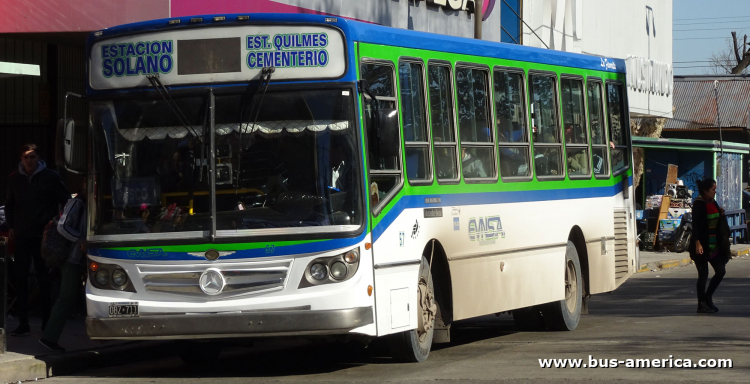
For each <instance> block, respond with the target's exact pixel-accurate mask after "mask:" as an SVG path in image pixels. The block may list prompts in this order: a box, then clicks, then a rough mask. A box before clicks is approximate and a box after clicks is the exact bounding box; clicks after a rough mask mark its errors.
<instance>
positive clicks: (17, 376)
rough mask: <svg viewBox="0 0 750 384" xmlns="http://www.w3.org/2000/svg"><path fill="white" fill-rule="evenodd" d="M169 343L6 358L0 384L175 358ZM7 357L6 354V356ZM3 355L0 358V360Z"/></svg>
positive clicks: (0, 367) (139, 343) (0, 363)
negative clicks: (163, 358)
mask: <svg viewBox="0 0 750 384" xmlns="http://www.w3.org/2000/svg"><path fill="white" fill-rule="evenodd" d="M177 352H178V351H177V348H175V344H174V343H173V342H169V341H134V342H130V343H127V344H122V345H115V346H110V347H102V348H96V349H89V350H82V351H74V352H69V353H63V354H58V355H45V356H28V355H21V354H13V355H17V356H18V358H17V359H16V358H14V357H15V356H10V357H9V358H8V359H7V361H2V360H0V383H15V382H20V381H26V380H35V379H37V378H42V379H44V378H48V377H52V376H60V375H70V374H73V373H75V372H78V371H81V370H84V369H90V368H103V367H110V366H116V365H121V364H129V363H134V362H138V361H143V360H149V359H154V358H160V357H165V356H171V355H175V354H177ZM8 353H9V354H10V352H8ZM2 356H3V355H0V357H2Z"/></svg>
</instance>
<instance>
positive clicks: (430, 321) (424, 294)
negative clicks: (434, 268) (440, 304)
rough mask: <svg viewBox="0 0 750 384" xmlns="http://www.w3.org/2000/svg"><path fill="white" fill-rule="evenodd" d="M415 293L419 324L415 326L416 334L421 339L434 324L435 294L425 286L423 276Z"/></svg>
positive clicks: (435, 312) (435, 310)
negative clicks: (417, 303) (417, 302)
mask: <svg viewBox="0 0 750 384" xmlns="http://www.w3.org/2000/svg"><path fill="white" fill-rule="evenodd" d="M417 294H418V297H417V299H418V300H419V316H417V318H418V319H419V324H418V326H417V334H418V335H419V338H420V340H421V339H422V338H424V337H425V335H427V332H429V331H430V330H431V329H432V327H433V326H434V325H435V315H436V314H437V305H436V304H435V295H434V294H433V293H432V290H431V289H430V288H429V287H428V286H427V281H426V280H425V279H423V278H422V279H419V285H418V286H417Z"/></svg>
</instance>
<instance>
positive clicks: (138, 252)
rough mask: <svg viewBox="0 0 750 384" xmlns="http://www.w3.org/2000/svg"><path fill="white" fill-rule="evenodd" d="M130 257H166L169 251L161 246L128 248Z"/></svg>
mask: <svg viewBox="0 0 750 384" xmlns="http://www.w3.org/2000/svg"><path fill="white" fill-rule="evenodd" d="M128 257H130V258H134V259H150V258H165V257H167V253H166V252H164V250H163V249H161V248H151V249H142V248H141V249H130V250H128Z"/></svg>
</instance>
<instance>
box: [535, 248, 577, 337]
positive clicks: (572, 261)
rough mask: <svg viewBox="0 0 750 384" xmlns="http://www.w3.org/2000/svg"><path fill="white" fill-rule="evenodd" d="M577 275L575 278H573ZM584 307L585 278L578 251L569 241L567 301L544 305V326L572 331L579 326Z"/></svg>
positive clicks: (566, 258) (566, 271)
mask: <svg viewBox="0 0 750 384" xmlns="http://www.w3.org/2000/svg"><path fill="white" fill-rule="evenodd" d="M573 275H575V276H573ZM582 306H583V276H582V275H581V263H580V261H579V260H578V251H576V247H575V245H573V243H572V242H570V241H568V247H567V249H566V250H565V299H563V300H560V301H555V302H552V303H548V304H544V305H543V306H542V315H543V316H544V324H545V325H547V328H549V329H550V330H552V331H572V330H574V329H576V327H577V326H578V321H579V320H580V319H581V307H582Z"/></svg>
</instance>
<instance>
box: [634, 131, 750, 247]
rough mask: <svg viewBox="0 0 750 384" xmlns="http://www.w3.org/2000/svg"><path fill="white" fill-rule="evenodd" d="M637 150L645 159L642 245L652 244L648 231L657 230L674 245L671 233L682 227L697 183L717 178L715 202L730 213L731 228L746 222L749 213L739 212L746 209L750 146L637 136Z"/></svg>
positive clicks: (640, 192) (639, 195)
mask: <svg viewBox="0 0 750 384" xmlns="http://www.w3.org/2000/svg"><path fill="white" fill-rule="evenodd" d="M633 146H634V147H636V148H643V149H644V158H645V159H644V172H643V176H642V179H641V183H640V187H639V188H638V190H637V191H636V204H637V205H638V210H639V211H642V212H643V213H641V215H643V216H641V218H640V220H642V224H643V228H641V230H639V232H641V235H642V237H643V238H641V241H646V242H647V243H653V237H651V238H648V239H647V236H643V231H644V230H645V231H646V232H649V233H653V232H656V228H657V227H658V228H659V230H660V231H661V230H665V231H664V233H662V236H661V239H660V240H664V241H665V242H673V241H674V240H675V239H674V236H670V235H668V234H667V232H671V231H672V230H675V229H677V227H679V225H680V220H681V219H682V217H683V215H684V214H685V213H686V212H690V211H691V208H692V201H693V199H695V197H697V196H698V194H699V192H698V186H697V182H698V180H702V179H705V178H712V179H714V180H716V186H717V188H716V201H717V202H718V203H719V205H720V206H721V207H722V208H724V209H725V210H726V211H727V218H728V220H729V221H730V226H733V225H740V224H744V221H745V218H744V214H743V212H744V211H743V212H738V211H740V210H742V195H743V190H742V156H743V155H747V154H748V153H750V145H748V144H740V143H732V142H727V141H725V142H720V141H712V140H687V139H654V138H646V137H634V138H633ZM670 179H672V180H670ZM666 197H669V198H668V199H667V198H666ZM665 204H669V206H665ZM662 208H663V209H662ZM660 213H662V215H661V216H660V215H659V214H660ZM674 235H675V236H676V233H674ZM738 235H739V236H742V235H744V236H747V234H740V233H738ZM657 236H658V234H657Z"/></svg>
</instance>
